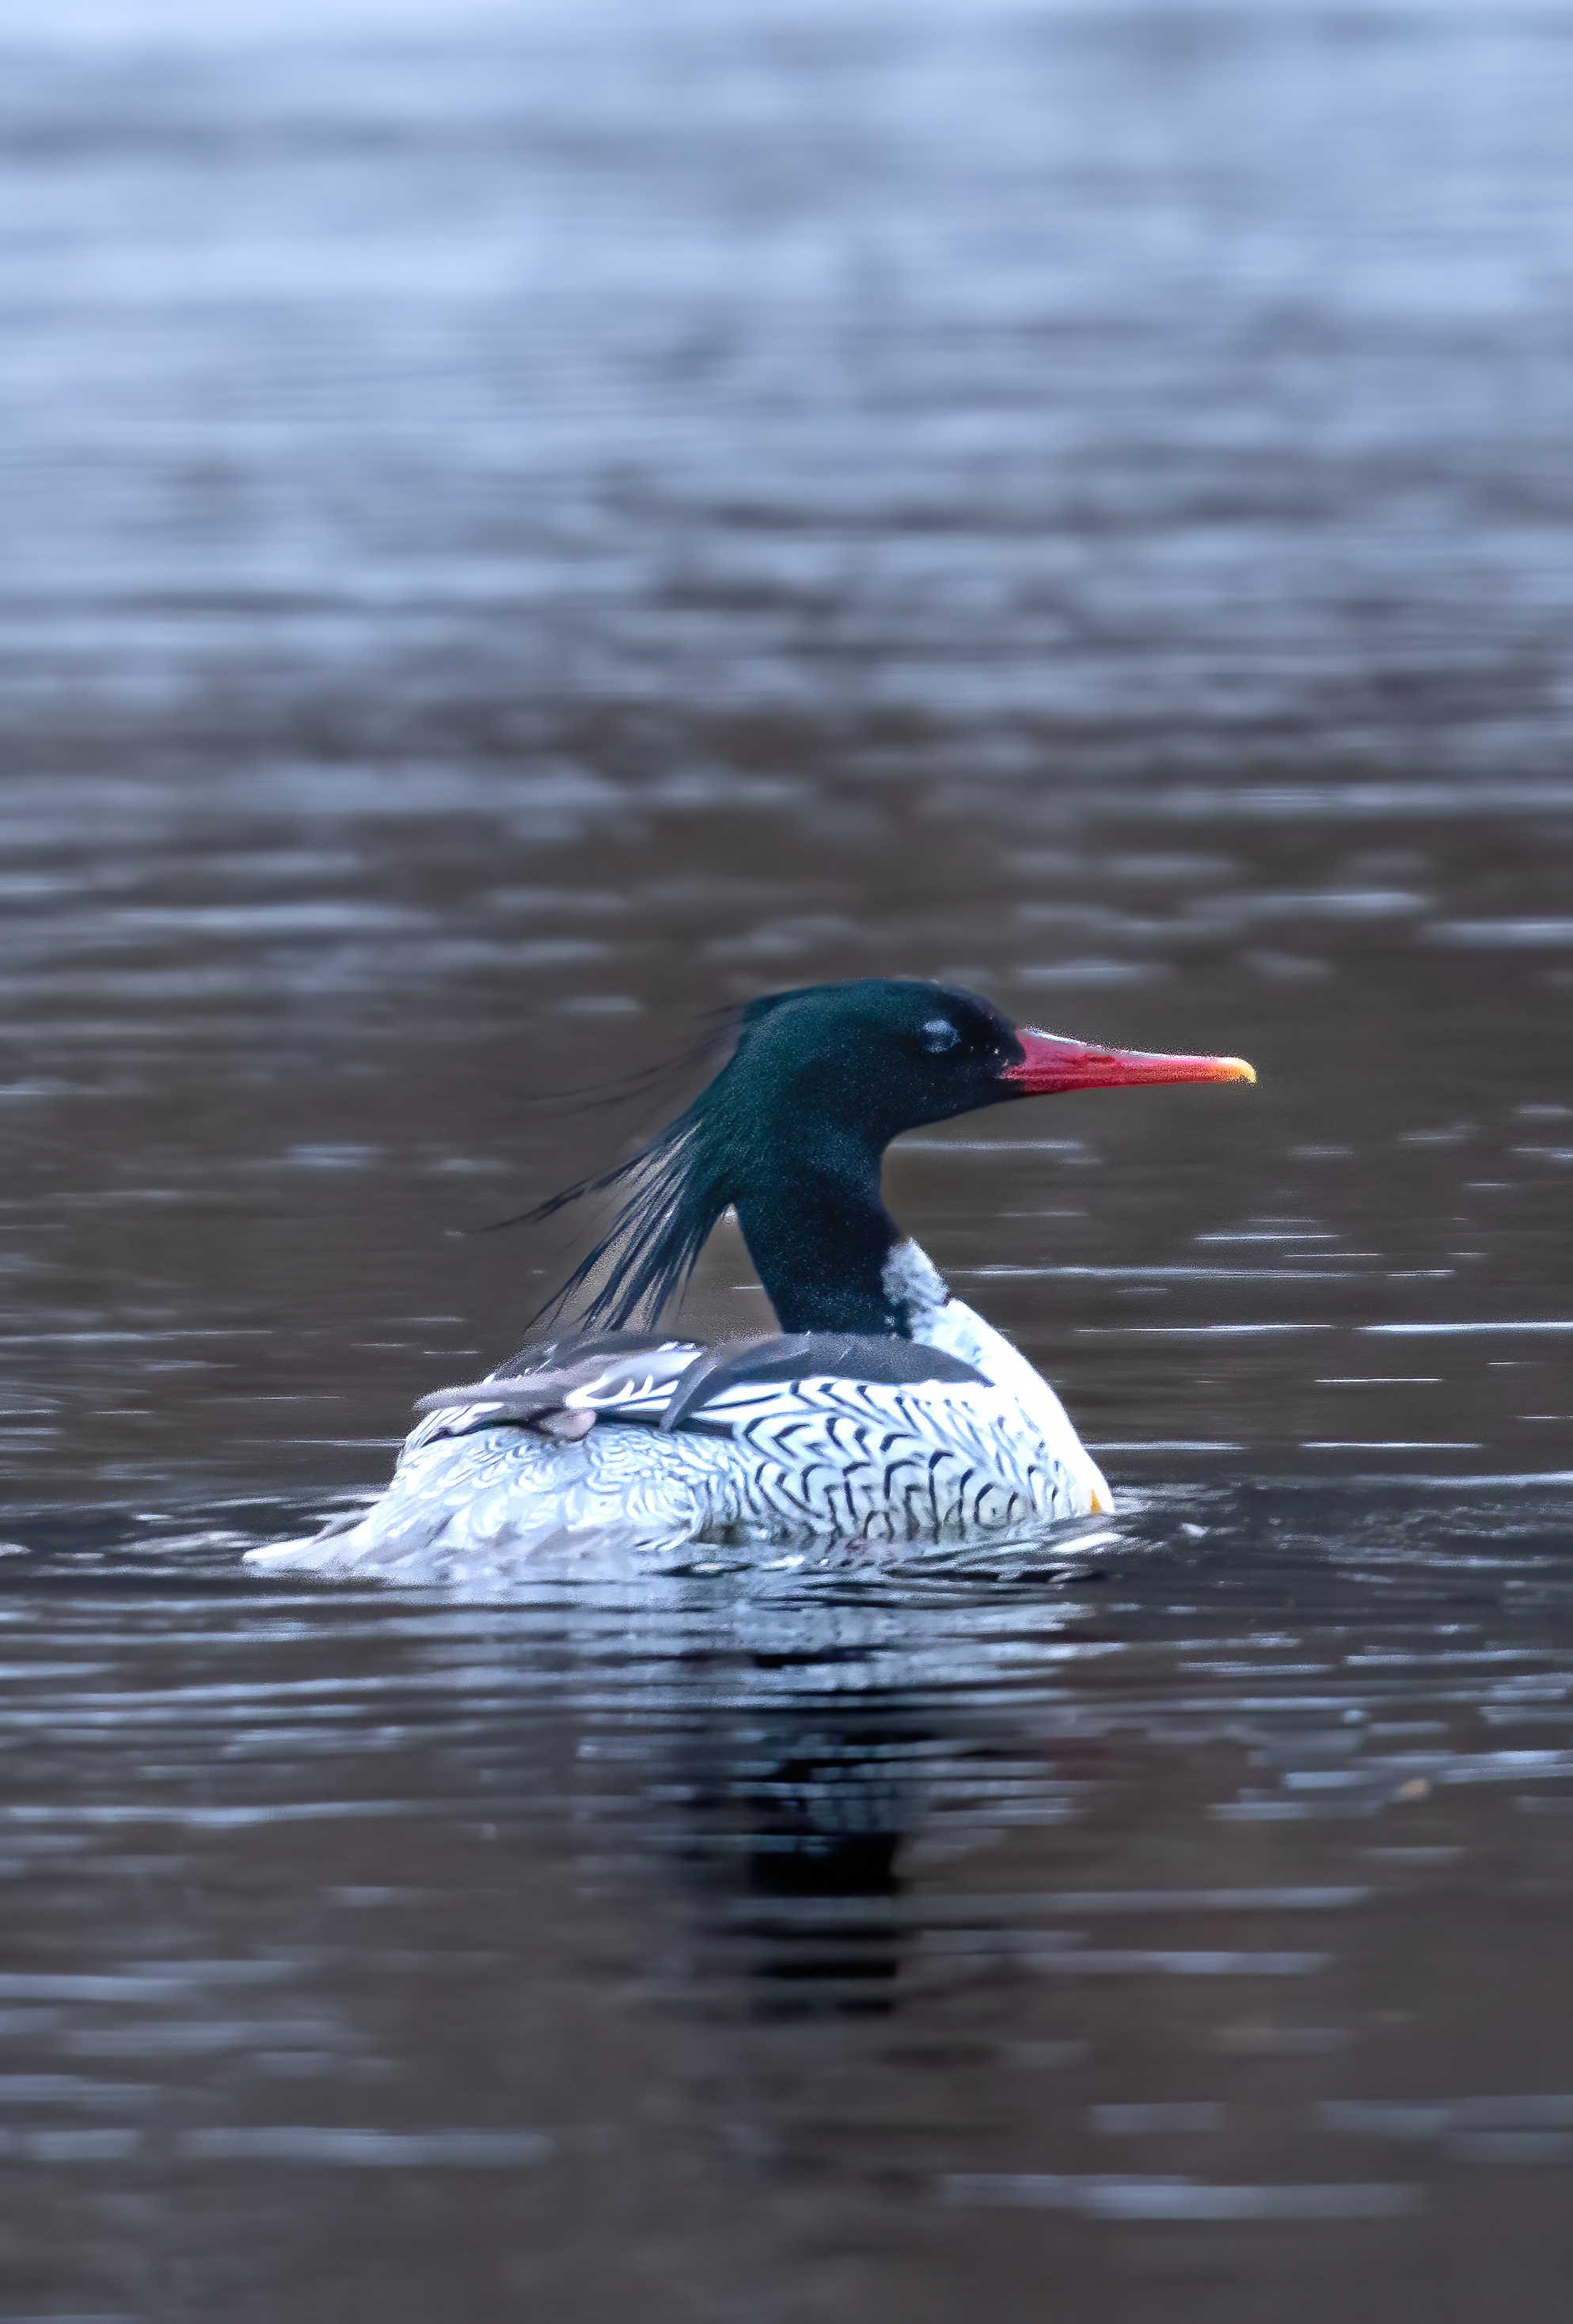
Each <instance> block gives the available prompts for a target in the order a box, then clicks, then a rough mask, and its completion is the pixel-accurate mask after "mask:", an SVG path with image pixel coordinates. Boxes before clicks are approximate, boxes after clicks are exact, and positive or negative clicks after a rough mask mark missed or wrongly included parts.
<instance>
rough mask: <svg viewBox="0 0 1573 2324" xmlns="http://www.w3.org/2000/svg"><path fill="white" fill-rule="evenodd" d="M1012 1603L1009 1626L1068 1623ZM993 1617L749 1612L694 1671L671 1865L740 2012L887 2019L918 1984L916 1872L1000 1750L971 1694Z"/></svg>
mask: <svg viewBox="0 0 1573 2324" xmlns="http://www.w3.org/2000/svg"><path fill="white" fill-rule="evenodd" d="M958 1594H959V1598H960V1603H961V1604H965V1603H967V1600H968V1599H969V1598H970V1597H971V1595H972V1593H971V1591H963V1592H960V1593H958ZM972 1602H973V1604H974V1605H975V1606H976V1600H975V1599H974V1600H973V1601H972ZM1018 1602H1019V1603H1020V1606H1021V1622H1022V1629H1023V1630H1024V1629H1026V1628H1028V1627H1029V1626H1030V1627H1031V1628H1032V1629H1033V1630H1034V1631H1038V1632H1041V1629H1042V1628H1043V1626H1044V1624H1045V1622H1046V1621H1047V1622H1048V1624H1049V1627H1050V1628H1056V1629H1057V1628H1059V1625H1060V1623H1062V1622H1063V1621H1064V1620H1065V1619H1067V1618H1069V1613H1070V1611H1071V1610H1072V1609H1070V1607H1069V1601H1068V1600H1060V1601H1059V1606H1058V1608H1046V1607H1045V1604H1044V1601H1043V1599H1042V1597H1041V1595H1040V1594H1039V1593H1038V1592H1037V1591H1032V1594H1031V1596H1030V1598H1029V1595H1028V1593H1027V1592H1026V1591H1022V1593H1021V1597H1020V1600H1019V1601H1018ZM1005 1604H1008V1600H1004V1601H1002V1600H994V1601H993V1602H992V1604H990V1603H987V1602H986V1601H985V1613H984V1618H982V1619H981V1620H979V1621H976V1622H974V1621H962V1622H959V1623H958V1622H957V1621H956V1619H955V1617H956V1615H957V1613H958V1611H959V1610H960V1606H959V1604H958V1600H957V1599H955V1598H952V1599H951V1600H949V1602H948V1604H947V1600H946V1598H945V1596H944V1594H943V1593H940V1592H936V1591H933V1590H931V1589H930V1590H925V1591H922V1592H921V1593H914V1594H913V1596H912V1597H911V1599H905V1598H903V1595H902V1592H901V1591H899V1590H897V1589H894V1588H892V1587H891V1586H889V1585H888V1584H887V1585H886V1586H884V1587H883V1588H881V1589H879V1590H877V1591H868V1592H866V1593H847V1594H840V1593H834V1594H833V1593H822V1594H820V1593H816V1592H814V1591H812V1590H811V1589H806V1590H805V1591H803V1592H802V1593H801V1595H800V1596H795V1597H794V1596H793V1595H791V1593H789V1592H786V1591H782V1592H780V1593H778V1594H775V1595H773V1596H772V1597H770V1598H768V1599H766V1600H763V1601H762V1600H760V1599H759V1598H758V1597H757V1596H751V1597H749V1598H748V1599H747V1600H744V1601H740V1602H739V1603H737V1604H736V1605H735V1606H734V1607H733V1608H732V1609H729V1613H728V1616H727V1626H728V1627H729V1628H732V1629H733V1630H734V1637H733V1638H732V1640H731V1642H730V1646H731V1650H730V1651H729V1652H726V1653H724V1654H722V1655H718V1656H717V1657H716V1658H715V1659H714V1660H713V1661H711V1660H710V1659H709V1658H708V1657H699V1658H696V1659H695V1660H693V1661H690V1662H689V1665H688V1666H687V1667H688V1674H689V1681H690V1683H691V1687H692V1699H691V1701H690V1705H689V1709H690V1711H691V1712H692V1713H693V1714H695V1715H693V1716H691V1717H690V1718H689V1719H687V1720H685V1721H684V1726H683V1735H682V1742H681V1745H680V1755H679V1756H680V1765H679V1766H678V1767H676V1768H674V1769H673V1770H672V1773H673V1775H674V1777H675V1779H676V1780H675V1784H674V1789H675V1793H676V1795H677V1796H678V1797H680V1799H682V1800H683V1802H684V1803H685V1807H686V1814H685V1816H684V1818H683V1820H682V1824H681V1827H680V1831H679V1833H678V1835H677V1837H676V1839H675V1843H674V1846H673V1849H672V1854H673V1858H674V1861H675V1862H676V1864H677V1865H678V1867H680V1878H681V1881H682V1884H683V1886H684V1887H685V1889H686V1890H687V1891H688V1892H689V1896H690V1900H691V1901H692V1903H693V1904H696V1905H697V1906H698V1919H699V1923H700V1926H701V1932H702V1935H703V1936H704V1937H705V1938H706V1939H708V1940H709V1941H712V1942H718V1943H719V1945H720V1948H721V1954H722V1959H723V1960H724V1961H725V1963H726V1966H727V1967H728V1968H730V1969H733V1970H734V1971H741V1982H742V1989H743V1999H744V2006H745V2007H747V2008H748V2009H750V2010H751V2011H752V2012H753V2013H754V2014H756V2015H760V2016H769V2017H782V2016H797V2017H810V2016H812V2017H821V2018H823V2017H843V2016H847V2015H890V2014H893V2013H894V2012H895V2011H897V2010H898V2009H899V2008H900V2007H901V2006H902V2002H903V1999H904V1997H906V1995H907V1994H908V1992H909V1991H910V1990H911V1989H912V1988H913V1987H914V1983H915V1980H914V1978H913V1977H912V1974H911V1966H912V1954H913V1950H914V1947H915V1946H916V1945H917V1944H918V1943H919V1942H920V1941H921V1934H922V1928H923V1915H922V1913H921V1906H920V1902H919V1898H918V1896H917V1895H916V1894H915V1893H914V1891H915V1885H916V1884H915V1879H914V1868H913V1867H914V1859H915V1857H916V1854H917V1852H918V1849H919V1847H920V1845H921V1842H922V1840H923V1839H924V1837H925V1835H926V1833H927V1832H928V1830H929V1827H930V1824H931V1823H932V1821H933V1819H934V1816H935V1813H936V1805H937V1800H938V1801H939V1803H940V1805H941V1806H942V1803H943V1794H945V1793H946V1792H948V1791H950V1790H951V1789H952V1787H953V1785H954V1783H955V1780H956V1777H957V1775H958V1768H959V1767H961V1766H966V1768H967V1770H968V1773H969V1775H970V1777H972V1778H973V1779H976V1774H977V1770H978V1766H979V1763H980V1759H982V1758H984V1757H986V1756H987V1755H988V1754H990V1753H991V1752H992V1751H993V1750H994V1749H995V1748H997V1747H998V1744H999V1741H1000V1739H1001V1738H1000V1737H999V1734H998V1731H997V1715H998V1714H997V1703H996V1702H995V1701H994V1700H993V1697H992V1692H985V1682H989V1681H991V1680H993V1679H997V1675H998V1665H999V1663H1000V1660H1001V1657H1002V1655H1005V1656H1006V1657H1008V1656H1009V1655H1010V1653H1011V1651H1012V1641H1011V1625H1010V1621H1009V1618H1008V1615H1006V1617H1005V1618H1004V1622H1003V1624H1002V1623H1000V1621H999V1617H1000V1615H1001V1614H1002V1612H1003V1611H1004V1606H1005ZM1029 1609H1030V1611H1029ZM707 1665H708V1666H707ZM969 1682H977V1686H976V1691H975V1690H974V1687H973V1685H972V1684H971V1683H969ZM985 1703H986V1705H987V1707H986V1708H985ZM985 1730H986V1731H985Z"/></svg>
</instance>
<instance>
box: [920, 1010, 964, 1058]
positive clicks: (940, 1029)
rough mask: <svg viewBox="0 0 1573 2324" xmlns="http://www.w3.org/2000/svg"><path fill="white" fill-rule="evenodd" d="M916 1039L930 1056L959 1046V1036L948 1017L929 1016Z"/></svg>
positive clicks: (941, 1054) (943, 1053)
mask: <svg viewBox="0 0 1573 2324" xmlns="http://www.w3.org/2000/svg"><path fill="white" fill-rule="evenodd" d="M918 1040H919V1042H920V1044H921V1047H923V1048H925V1049H927V1050H928V1052H929V1055H930V1056H931V1057H942V1056H944V1055H945V1052H946V1050H947V1049H958V1048H959V1047H961V1036H960V1034H959V1033H958V1031H957V1029H956V1028H955V1026H954V1025H953V1024H952V1023H951V1022H950V1019H949V1018H948V1017H930V1019H929V1021H928V1023H927V1024H926V1025H925V1026H924V1027H923V1028H921V1031H920V1033H919V1035H918Z"/></svg>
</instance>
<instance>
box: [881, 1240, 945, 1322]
mask: <svg viewBox="0 0 1573 2324" xmlns="http://www.w3.org/2000/svg"><path fill="white" fill-rule="evenodd" d="M879 1280H880V1287H881V1289H882V1290H883V1291H884V1296H885V1297H886V1298H887V1299H888V1300H889V1301H890V1304H891V1305H892V1306H893V1308H894V1309H895V1311H896V1314H898V1315H899V1316H900V1317H901V1319H902V1323H904V1324H905V1325H906V1327H907V1330H908V1332H909V1333H912V1332H914V1331H915V1328H916V1326H917V1325H918V1324H919V1323H921V1322H922V1321H923V1320H924V1319H925V1318H926V1317H928V1316H930V1315H935V1314H938V1313H939V1309H940V1308H941V1307H943V1306H944V1305H945V1303H946V1301H947V1300H948V1298H949V1296H950V1293H949V1290H948V1286H947V1285H946V1281H945V1277H943V1276H942V1275H941V1274H940V1272H939V1268H937V1267H936V1266H935V1264H934V1262H933V1260H932V1259H930V1257H929V1255H928V1253H927V1252H926V1251H924V1250H920V1249H919V1248H918V1245H917V1244H916V1243H915V1242H912V1241H910V1240H909V1241H906V1242H898V1243H897V1244H896V1246H895V1248H894V1250H893V1251H892V1252H891V1255H890V1257H889V1258H888V1259H886V1260H885V1263H884V1268H883V1269H882V1270H881V1273H880V1278H879Z"/></svg>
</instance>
